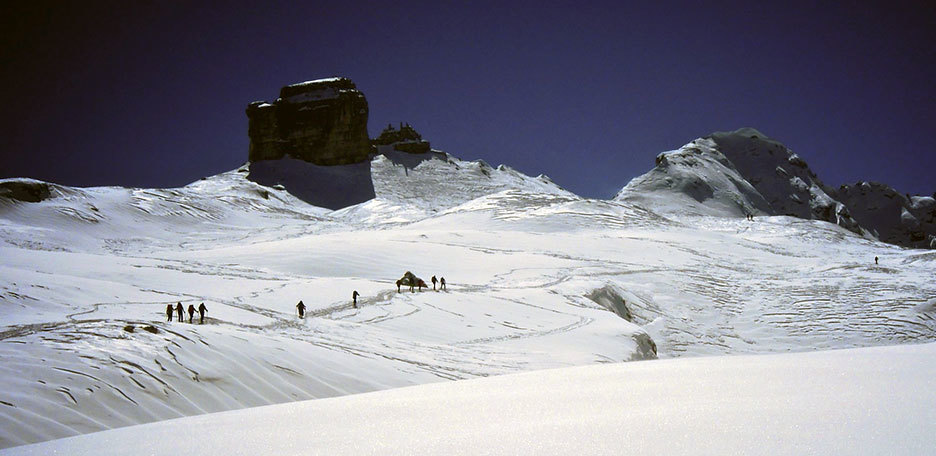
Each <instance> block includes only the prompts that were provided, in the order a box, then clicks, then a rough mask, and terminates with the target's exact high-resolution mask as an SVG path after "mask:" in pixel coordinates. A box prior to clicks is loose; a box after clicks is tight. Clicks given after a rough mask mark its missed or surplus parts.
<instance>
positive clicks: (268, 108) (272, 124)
mask: <svg viewBox="0 0 936 456" xmlns="http://www.w3.org/2000/svg"><path fill="white" fill-rule="evenodd" d="M367 115H368V108H367V100H366V99H365V98H364V94H363V93H361V92H360V91H359V90H357V87H356V86H355V85H354V82H352V81H351V80H350V79H348V78H329V79H319V80H315V81H307V82H303V83H299V84H292V85H288V86H286V87H283V88H282V89H281V90H280V96H279V98H277V99H276V101H274V102H272V103H268V102H264V101H255V102H253V103H250V104H249V105H248V106H247V118H248V120H249V126H248V133H247V134H248V136H249V137H250V151H249V160H250V161H251V162H257V161H261V160H276V159H280V158H283V157H293V158H297V159H300V160H304V161H307V162H310V163H314V164H316V165H345V164H351V163H360V162H363V161H365V160H367V159H368V157H369V155H370V153H371V151H372V147H371V145H370V139H369V138H368V136H367Z"/></svg>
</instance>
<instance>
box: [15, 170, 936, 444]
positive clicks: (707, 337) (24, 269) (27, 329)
mask: <svg viewBox="0 0 936 456" xmlns="http://www.w3.org/2000/svg"><path fill="white" fill-rule="evenodd" d="M247 174H248V170H247V168H241V169H239V170H235V171H232V172H228V173H223V174H220V175H218V176H213V177H209V178H206V179H204V180H200V181H198V182H195V183H192V184H190V185H188V186H185V187H182V188H178V189H159V190H147V189H123V188H90V189H70V188H67V187H61V186H54V185H52V184H50V185H52V187H51V190H50V195H51V196H52V197H50V198H46V199H43V200H42V201H40V202H25V201H6V202H4V203H3V204H2V205H0V239H2V241H3V243H2V244H0V257H2V258H3V259H4V261H3V262H2V263H0V300H2V302H3V305H2V306H0V321H2V328H0V379H2V381H3V384H4V385H5V390H4V391H5V392H4V395H3V396H2V397H0V446H3V447H8V446H13V445H19V444H25V443H31V442H38V441H42V440H48V439H54V438H59V437H65V436H70V435H76V434H83V433H88V432H92V431H96V430H102V429H108V428H113V427H119V426H126V425H131V424H138V423H145V422H151V421H161V420H166V419H169V418H176V417H181V416H188V415H196V414H202V413H207V412H216V411H222V410H232V409H238V408H243V407H253V406H257V405H265V404H274V403H282V402H290V401H296V400H302V399H311V398H325V397H333V396H341V395H347V394H352V393H362V392H368V391H376V390H383V389H388V388H394V387H401V386H409V385H415V384H423V383H430V382H440V381H449V380H458V379H469V378H475V377H485V376H492V375H500V374H507V373H513V372H520V371H528V370H535V369H544V368H555V367H565V366H573V365H587V364H595V363H614V362H621V361H630V360H639V359H647V358H653V357H655V356H660V357H664V358H665V357H675V356H697V355H703V354H739V353H773V352H785V351H811V350H816V349H825V348H845V347H863V346H872V345H887V344H894V343H904V342H915V341H926V340H932V339H934V336H936V320H934V316H936V306H934V305H933V304H932V302H933V301H932V300H933V296H936V285H934V283H933V281H932V277H933V273H934V272H936V257H933V256H932V255H928V254H927V253H925V252H921V251H915V250H906V249H902V248H897V247H894V246H891V245H887V244H882V243H879V242H876V241H871V240H867V239H864V238H861V237H858V236H856V235H855V234H854V233H852V232H850V231H848V230H845V229H843V228H841V227H839V226H836V225H833V224H829V223H825V222H819V221H814V220H802V219H798V218H793V217H783V216H777V217H766V216H765V217H758V218H757V219H756V221H754V222H751V221H747V220H744V219H741V218H731V217H721V216H708V215H691V214H688V213H681V214H680V213H666V214H660V213H657V212H655V211H652V210H650V209H647V208H646V207H645V206H644V205H639V204H633V203H631V202H627V201H596V200H588V199H583V198H580V197H577V196H576V195H574V194H571V193H569V192H566V191H564V190H562V189H560V188H559V187H557V186H555V184H553V183H551V182H550V181H549V180H548V179H546V178H532V177H529V176H525V175H523V174H521V173H518V172H516V171H513V170H510V169H509V168H506V167H498V168H493V167H490V166H487V165H486V164H483V163H481V162H463V161H460V160H457V159H455V158H453V157H450V156H448V155H445V154H440V153H434V152H433V153H430V154H429V155H426V156H425V157H416V158H415V159H414V157H413V156H407V155H401V156H392V155H391V156H383V155H382V156H378V157H377V158H375V159H374V160H373V161H372V163H371V175H372V178H373V183H374V191H375V198H374V199H371V200H369V201H366V202H363V203H360V204H357V205H354V206H350V207H347V208H344V209H341V210H337V211H330V210H327V209H324V208H320V207H315V206H310V205H308V204H306V203H305V202H303V200H301V199H300V198H298V197H297V196H296V195H293V194H291V193H290V192H289V190H288V188H286V187H281V188H277V187H275V186H273V187H267V186H263V185H259V184H256V183H254V182H252V181H250V180H248V179H247ZM875 257H878V258H879V260H880V261H879V264H875V262H874V258H875ZM405 271H412V272H414V273H415V274H416V275H417V276H419V277H422V278H428V277H431V276H433V275H435V276H439V277H445V278H446V280H447V287H446V288H447V290H446V291H444V292H440V291H432V290H431V289H430V290H428V291H426V290H424V291H422V292H415V293H410V292H409V291H408V289H406V287H403V289H402V292H400V293H398V292H397V287H396V285H395V283H394V282H395V281H396V279H397V278H399V277H400V276H401V275H402V274H403V272H405ZM354 290H357V291H358V292H360V294H361V296H360V297H359V298H358V303H357V307H355V306H353V305H352V302H351V292H352V291H354ZM299 300H303V302H304V303H305V304H306V305H307V306H308V309H307V314H306V318H305V319H299V318H298V317H297V315H296V308H295V306H296V303H297V302H298V301H299ZM618 300H620V302H618ZM177 302H181V303H182V304H183V305H184V306H185V307H187V306H188V305H189V304H194V305H196V306H197V305H198V304H199V303H201V302H204V303H205V304H206V305H207V307H208V314H207V319H206V321H205V323H204V324H198V322H197V320H198V315H197V314H196V316H195V320H196V321H195V323H194V324H189V323H188V321H187V317H186V322H185V323H179V322H177V321H173V322H167V321H166V314H165V308H166V305H167V304H175V303H177Z"/></svg>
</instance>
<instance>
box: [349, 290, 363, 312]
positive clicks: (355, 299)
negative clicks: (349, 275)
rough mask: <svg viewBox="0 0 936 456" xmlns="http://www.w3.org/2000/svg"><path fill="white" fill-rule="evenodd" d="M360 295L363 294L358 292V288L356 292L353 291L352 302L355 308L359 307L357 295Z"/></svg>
mask: <svg viewBox="0 0 936 456" xmlns="http://www.w3.org/2000/svg"><path fill="white" fill-rule="evenodd" d="M360 295H361V294H360V293H358V292H357V290H354V293H351V299H352V301H351V304H352V305H353V306H354V308H355V309H357V297H358V296H360Z"/></svg>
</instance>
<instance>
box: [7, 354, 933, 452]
mask: <svg viewBox="0 0 936 456" xmlns="http://www.w3.org/2000/svg"><path fill="white" fill-rule="evenodd" d="M934 356H936V344H932V343H931V344H927V345H904V346H894V347H875V348H862V349H852V350H833V351H822V352H814V353H797V354H781V355H756V356H719V357H696V358H684V359H671V360H661V361H651V362H641V363H624V364H614V365H607V364H606V365H599V366H582V367H571V368H564V369H551V370H541V371H536V372H529V373H524V374H516V375H506V376H499V377H492V378H486V379H479V380H469V381H462V382H447V383H437V384H432V385H420V386H415V387H411V388H399V389H393V390H388V391H379V392H375V393H369V394H358V395H352V396H344V397H339V398H333V399H322V400H316V401H304V402H296V403H291V404H282V405H276V406H270V407H259V408H252V409H247V410H237V411H233V412H224V413H217V414H211V415H202V416H196V417H188V418H181V419H177V420H170V421H163V422H159V423H152V424H147V425H141V426H135V427H128V428H122V429H116V430H111V431H105V432H101V433H97V434H90V435H83V436H79V437H73V438H68V439H62V440H56V441H52V442H46V443H42V444H36V445H31V446H21V447H16V448H12V449H10V450H11V451H8V452H7V454H10V455H15V454H23V455H48V454H71V455H88V456H97V455H111V454H113V455H124V454H151V455H172V456H185V455H202V454H230V455H294V454H295V455H304V454H321V455H334V454H373V455H396V454H401V455H402V454H426V455H430V454H431V455H436V454H445V455H461V454H464V455H475V454H589V455H591V454H608V455H612V454H614V455H616V454H633V455H647V454H666V455H672V454H686V455H698V454H743V455H803V454H823V455H825V454H847V455H864V454H868V455H879V454H931V453H932V451H933V448H934V447H936V434H934V433H933V423H936V395H934V394H933V389H934V388H936V364H934V363H933V361H932V360H933V358H934Z"/></svg>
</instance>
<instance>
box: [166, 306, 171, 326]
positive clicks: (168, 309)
mask: <svg viewBox="0 0 936 456" xmlns="http://www.w3.org/2000/svg"><path fill="white" fill-rule="evenodd" d="M166 316H167V317H169V319H168V320H166V321H169V322H171V321H172V304H171V303H170V304H166Z"/></svg>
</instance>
